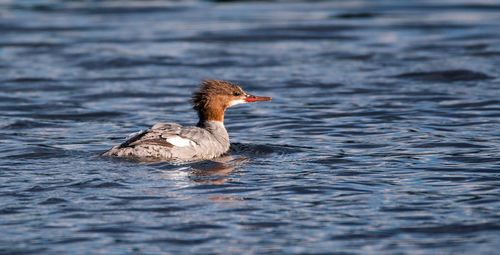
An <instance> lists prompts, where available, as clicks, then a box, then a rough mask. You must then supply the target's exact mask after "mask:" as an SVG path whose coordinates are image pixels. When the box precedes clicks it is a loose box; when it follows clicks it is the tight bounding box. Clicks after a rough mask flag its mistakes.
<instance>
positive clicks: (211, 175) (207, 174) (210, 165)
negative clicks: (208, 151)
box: [189, 155, 249, 184]
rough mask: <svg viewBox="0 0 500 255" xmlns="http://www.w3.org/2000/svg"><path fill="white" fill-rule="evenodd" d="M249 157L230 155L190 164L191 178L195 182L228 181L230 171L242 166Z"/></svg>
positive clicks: (215, 182) (220, 182) (217, 182)
mask: <svg viewBox="0 0 500 255" xmlns="http://www.w3.org/2000/svg"><path fill="white" fill-rule="evenodd" d="M248 161H249V159H248V158H237V159H235V158H233V157H231V156H230V155H228V156H222V157H218V158H216V159H213V160H209V161H203V162H199V163H194V164H192V165H191V166H190V170H191V171H190V173H189V178H190V179H191V180H192V181H194V182H199V183H212V184H222V183H224V182H225V181H227V180H228V179H229V178H228V177H227V176H228V175H229V174H230V173H232V172H234V171H236V170H238V169H240V168H241V164H242V163H243V162H248Z"/></svg>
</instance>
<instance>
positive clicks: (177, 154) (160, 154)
mask: <svg viewBox="0 0 500 255" xmlns="http://www.w3.org/2000/svg"><path fill="white" fill-rule="evenodd" d="M192 100H193V103H194V106H193V109H194V110H196V111H197V112H198V117H199V121H198V124H197V125H196V126H187V127H183V126H181V125H179V124H175V123H160V124H156V125H154V126H153V127H151V128H150V129H147V130H146V131H142V132H138V133H137V134H135V135H134V136H133V137H131V138H130V139H128V140H127V141H125V142H123V143H122V144H120V145H117V146H115V147H113V148H112V149H110V150H109V151H107V152H105V153H103V154H102V156H112V157H121V158H131V159H138V160H148V161H149V160H155V161H157V160H159V161H196V160H207V159H212V158H215V157H218V156H220V155H222V154H224V153H226V152H227V151H228V150H229V146H230V144H229V135H228V134H227V131H226V128H225V127H224V111H225V110H226V108H229V107H231V106H234V105H238V104H244V103H249V102H257V101H271V98H270V97H259V96H253V95H249V94H247V93H246V92H245V91H243V90H242V89H241V88H240V87H239V86H237V85H234V84H232V83H229V82H227V81H220V80H212V79H204V80H203V82H202V86H201V88H200V89H199V90H197V91H195V92H194V93H193V96H192Z"/></svg>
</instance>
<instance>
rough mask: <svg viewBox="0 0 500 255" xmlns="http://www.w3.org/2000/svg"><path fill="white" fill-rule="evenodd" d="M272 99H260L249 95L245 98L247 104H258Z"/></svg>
mask: <svg viewBox="0 0 500 255" xmlns="http://www.w3.org/2000/svg"><path fill="white" fill-rule="evenodd" d="M271 100H272V98H270V97H258V96H253V95H247V97H245V102H258V101H271Z"/></svg>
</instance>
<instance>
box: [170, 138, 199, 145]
mask: <svg viewBox="0 0 500 255" xmlns="http://www.w3.org/2000/svg"><path fill="white" fill-rule="evenodd" d="M167 142H169V143H171V144H172V145H174V146H177V147H186V146H194V145H195V143H194V142H193V141H191V140H189V139H185V138H182V137H180V136H174V137H170V138H167Z"/></svg>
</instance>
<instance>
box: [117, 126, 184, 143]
mask: <svg viewBox="0 0 500 255" xmlns="http://www.w3.org/2000/svg"><path fill="white" fill-rule="evenodd" d="M181 129H182V126H181V125H179V124H174V123H162V124H156V125H154V126H153V127H151V128H150V129H148V130H146V131H143V132H140V133H138V134H136V135H135V136H133V137H132V138H130V139H129V140H127V141H126V142H124V143H123V144H122V145H121V147H122V148H123V147H134V146H137V145H146V144H150V145H160V146H166V147H173V146H176V144H174V143H175V142H174V143H171V142H170V141H169V140H171V139H174V141H175V137H178V136H179V134H180V132H181Z"/></svg>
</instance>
